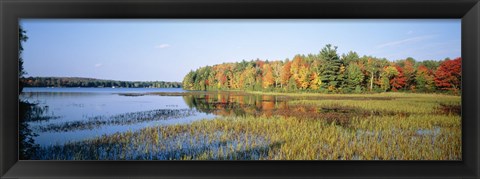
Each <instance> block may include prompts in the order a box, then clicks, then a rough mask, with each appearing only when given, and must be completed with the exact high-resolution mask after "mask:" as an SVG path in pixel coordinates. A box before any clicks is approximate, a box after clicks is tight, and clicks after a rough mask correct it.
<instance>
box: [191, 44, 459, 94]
mask: <svg viewBox="0 0 480 179" xmlns="http://www.w3.org/2000/svg"><path fill="white" fill-rule="evenodd" d="M461 61H462V59H461V57H458V58H455V59H453V60H452V59H449V58H446V59H444V60H424V61H416V60H415V59H413V58H411V57H409V58H406V59H402V60H396V61H390V60H388V59H386V58H377V57H373V56H365V55H364V56H362V57H360V56H359V55H358V54H357V53H356V52H354V51H350V52H348V53H346V54H342V55H339V54H338V52H337V47H336V46H332V45H331V44H328V45H326V46H325V47H324V48H322V49H321V51H320V52H319V53H318V54H308V55H295V57H294V58H293V59H292V60H290V59H285V60H284V61H281V60H276V61H268V60H265V61H264V60H260V59H257V60H251V61H245V60H243V61H241V62H235V63H223V64H217V65H213V66H204V67H200V68H198V69H196V70H192V71H190V72H189V73H188V74H187V75H186V76H185V77H184V79H183V82H182V83H183V88H184V89H186V90H249V91H278V92H298V91H305V92H321V93H366V92H387V91H405V92H423V93H433V92H448V93H452V94H458V93H460V92H461V78H462V73H461V64H462V62H461Z"/></svg>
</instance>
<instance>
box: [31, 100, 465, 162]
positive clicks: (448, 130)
mask: <svg viewBox="0 0 480 179" xmlns="http://www.w3.org/2000/svg"><path fill="white" fill-rule="evenodd" d="M388 95H393V96H394V97H395V99H392V100H385V99H373V98H372V99H368V100H357V99H352V96H348V98H342V96H339V97H338V99H325V100H320V99H299V100H294V101H289V102H288V107H289V108H295V109H297V108H298V111H295V110H293V111H290V113H291V114H289V115H286V114H281V113H273V115H262V116H252V115H245V116H242V117H240V116H239V117H235V116H224V117H219V118H217V119H215V120H200V121H195V122H193V123H191V124H182V125H180V124H177V125H170V126H157V127H147V128H145V129H142V130H140V131H136V132H126V133H117V134H114V135H109V136H102V137H98V138H95V139H89V140H84V141H80V142H72V143H67V144H65V145H55V146H49V147H44V148H42V150H41V151H40V155H38V156H42V157H41V158H39V159H57V160H460V159H462V158H461V156H462V154H461V142H462V141H461V117H460V114H459V112H458V110H457V108H458V106H459V104H460V98H459V97H451V96H445V95H414V96H410V95H402V94H388ZM388 95H387V96H388ZM365 96H369V95H363V96H358V97H361V98H363V97H365ZM374 96H375V95H374ZM377 96H378V95H377ZM353 97H354V98H355V96H353ZM369 97H372V96H369ZM302 107H304V108H302ZM302 109H308V110H302ZM344 109H346V110H344ZM352 111H353V113H352ZM372 111H373V112H372ZM310 113H315V114H316V115H307V114H310ZM359 114H361V115H359ZM332 116H333V119H335V118H336V117H338V116H341V117H342V118H344V119H345V120H347V123H348V125H343V123H337V122H335V120H333V121H332V120H326V119H327V118H332Z"/></svg>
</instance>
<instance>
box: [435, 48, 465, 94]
mask: <svg viewBox="0 0 480 179" xmlns="http://www.w3.org/2000/svg"><path fill="white" fill-rule="evenodd" d="M461 80H462V58H460V57H459V58H456V59H454V60H445V61H444V62H442V63H441V64H440V66H439V67H438V69H437V71H436V72H435V85H436V86H437V87H438V88H439V89H442V90H450V91H455V92H457V91H458V90H459V89H460V88H461V86H460V84H461Z"/></svg>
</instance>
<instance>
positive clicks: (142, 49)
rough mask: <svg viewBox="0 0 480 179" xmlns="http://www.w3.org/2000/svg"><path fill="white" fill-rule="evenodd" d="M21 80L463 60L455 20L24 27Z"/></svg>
mask: <svg viewBox="0 0 480 179" xmlns="http://www.w3.org/2000/svg"><path fill="white" fill-rule="evenodd" d="M20 24H21V25H22V27H23V29H24V30H26V31H27V36H28V41H27V42H25V43H24V51H23V59H24V68H25V71H26V72H27V75H26V76H42V77H47V76H48V77H51V76H53V77H89V78H98V79H110V80H126V81H182V79H183V77H184V76H185V75H186V74H187V73H188V72H189V71H190V70H195V69H197V68H199V67H202V66H206V65H215V64H221V63H224V62H239V61H242V60H255V59H261V60H269V61H271V60H285V59H287V58H289V59H292V58H293V57H294V56H295V55H296V54H305V55H307V54H318V53H319V51H320V50H321V49H322V48H323V47H324V46H325V45H326V44H332V45H334V46H338V53H339V54H342V53H347V52H349V51H355V52H357V53H358V54H359V55H360V56H363V55H371V56H376V57H380V58H387V59H388V60H390V61H394V60H399V59H405V58H407V57H413V58H414V59H416V60H417V61H423V60H443V59H445V58H447V57H448V58H456V57H460V56H461V20H460V19H423V20H419V19H417V20H412V19H410V20H398V19H396V20H391V19H390V20H388V19H382V20H380V19H369V20H338V19H336V20H333V19H331V20H327V19H316V20H314V19H312V20H307V19H303V20H299V19H290V20H288V19H287V20H280V19H276V20H271V19H270V20H253V19H252V20H241V19H235V20H234V19H228V20H226V19H224V20H214V19H210V20H209V19H205V20H193V19H190V20H188V19H169V20H167V19H157V20H146V19H130V20H126V19H124V20H113V19H103V20H102V19H84V20H74V19H22V20H20Z"/></svg>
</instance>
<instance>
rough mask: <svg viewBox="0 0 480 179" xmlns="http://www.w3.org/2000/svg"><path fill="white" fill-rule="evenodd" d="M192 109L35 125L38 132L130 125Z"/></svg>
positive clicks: (186, 113) (184, 114)
mask: <svg viewBox="0 0 480 179" xmlns="http://www.w3.org/2000/svg"><path fill="white" fill-rule="evenodd" d="M195 113H196V111H195V110H193V109H156V110H149V111H141V112H130V113H123V114H117V115H113V116H102V115H100V116H94V117H88V119H86V120H77V121H66V122H61V123H53V124H48V125H45V126H35V127H34V130H36V131H38V132H68V131H75V130H87V129H88V130H91V129H95V128H100V127H101V126H106V125H131V124H135V123H141V122H149V121H157V120H167V119H179V118H184V117H188V116H192V115H195Z"/></svg>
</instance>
